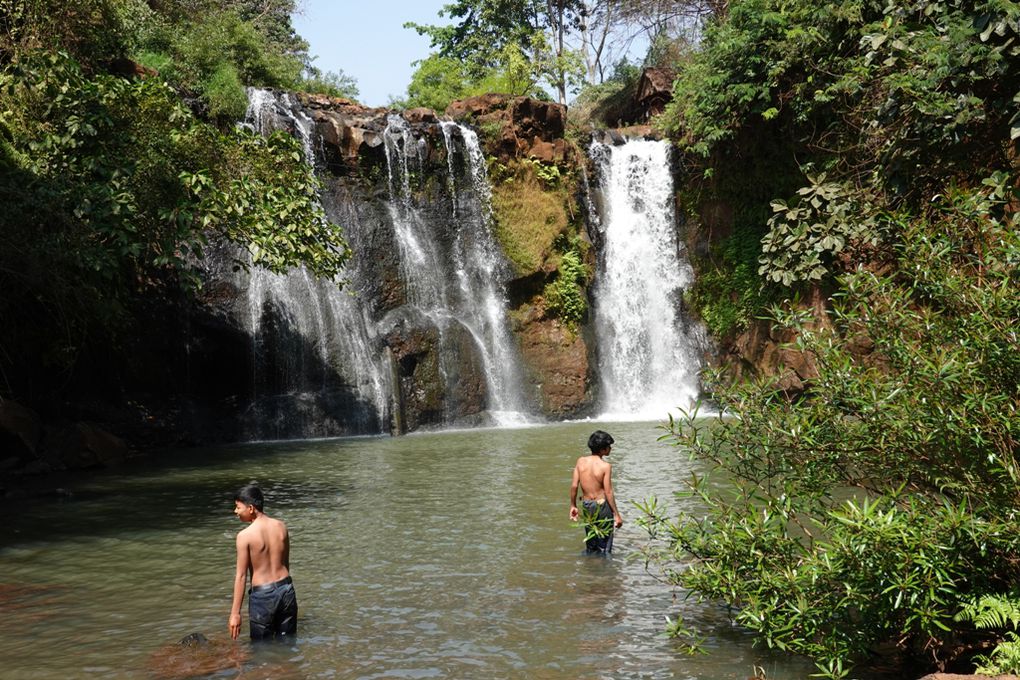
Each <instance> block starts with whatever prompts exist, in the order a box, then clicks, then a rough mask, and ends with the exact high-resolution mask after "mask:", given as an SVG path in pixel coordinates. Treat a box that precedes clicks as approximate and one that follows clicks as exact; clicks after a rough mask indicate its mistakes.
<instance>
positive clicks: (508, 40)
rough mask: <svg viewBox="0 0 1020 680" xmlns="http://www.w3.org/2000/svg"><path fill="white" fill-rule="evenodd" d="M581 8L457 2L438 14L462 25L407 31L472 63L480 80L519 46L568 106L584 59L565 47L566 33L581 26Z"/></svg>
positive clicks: (508, 0) (567, 0)
mask: <svg viewBox="0 0 1020 680" xmlns="http://www.w3.org/2000/svg"><path fill="white" fill-rule="evenodd" d="M579 8H580V3H579V2H577V1H576V0H545V1H543V0H457V1H456V2H453V3H451V4H448V5H445V6H444V7H443V10H442V11H440V13H439V15H440V16H449V17H451V18H454V19H457V20H459V21H458V22H457V23H454V24H452V25H448V26H435V25H422V24H415V23H407V24H405V26H406V27H407V28H413V29H415V30H416V31H417V32H418V34H419V35H427V36H429V38H430V39H431V41H432V42H431V46H432V49H434V50H436V51H437V52H438V54H439V55H440V56H442V57H448V58H454V59H458V60H461V61H463V62H464V63H466V64H469V65H470V66H468V69H469V72H470V75H471V76H472V77H473V78H474V79H476V80H479V79H481V78H483V77H484V76H485V73H486V71H487V70H491V69H494V68H498V67H499V66H500V62H501V60H502V59H503V55H504V54H505V49H506V48H507V46H508V45H515V46H517V47H518V48H519V49H520V50H521V52H523V53H524V54H525V55H526V56H527V58H528V59H529V60H530V61H532V62H533V63H535V64H537V65H539V68H540V70H541V72H542V75H543V76H545V77H546V78H548V79H549V81H550V83H552V84H553V85H554V86H555V88H556V90H557V93H558V95H559V100H560V103H563V104H565V103H566V98H567V89H568V87H570V86H571V85H572V84H574V83H575V82H576V81H577V73H578V72H579V69H578V63H579V58H578V56H577V55H576V53H575V52H574V51H573V50H571V49H570V48H569V47H568V46H567V44H566V36H567V34H568V33H569V32H570V31H571V30H573V27H574V26H575V25H577V22H578V21H579V16H580V15H579Z"/></svg>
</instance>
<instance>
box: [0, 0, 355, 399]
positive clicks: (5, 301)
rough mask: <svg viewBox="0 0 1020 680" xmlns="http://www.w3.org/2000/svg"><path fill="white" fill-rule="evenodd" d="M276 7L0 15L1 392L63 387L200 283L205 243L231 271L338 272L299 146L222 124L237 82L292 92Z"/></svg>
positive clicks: (302, 51)
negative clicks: (240, 252)
mask: <svg viewBox="0 0 1020 680" xmlns="http://www.w3.org/2000/svg"><path fill="white" fill-rule="evenodd" d="M292 10H293V7H292V3H290V2H283V1H277V0H263V1H259V2H255V1H246V0H245V1H237V2H233V1H228V2H214V1H213V0H168V1H166V2H151V3H146V2H141V1H140V0H83V1H82V2H79V3H75V4H73V5H66V4H63V3H55V2H52V1H51V0H20V1H14V2H6V3H2V4H0V59H2V63H3V70H2V72H0V110H2V111H3V113H2V114H0V202H2V205H3V210H2V211H0V213H2V214H0V221H2V223H0V317H2V318H3V323H2V324H0V395H4V396H17V397H19V398H22V399H24V400H26V401H28V402H29V403H36V402H37V401H39V400H42V399H45V398H47V397H48V396H50V393H51V392H54V391H59V390H61V389H64V388H65V387H66V385H67V381H68V379H69V376H71V375H72V374H73V372H74V369H75V366H76V365H77V364H78V362H79V361H80V360H81V358H82V357H83V356H88V355H89V354H90V352H94V351H95V350H96V349H97V348H105V349H106V351H109V350H110V349H112V348H115V347H116V346H117V344H118V343H119V342H120V340H121V339H122V338H124V337H126V335H127V334H128V333H129V332H130V330H131V324H132V319H133V318H134V309H135V307H136V306H137V305H138V304H140V303H141V301H142V300H144V299H145V297H146V296H150V297H151V296H152V295H154V294H158V293H160V292H162V293H163V294H171V293H173V292H174V291H178V290H188V289H192V288H194V287H195V286H197V285H199V279H198V277H197V276H196V274H195V267H196V266H197V265H198V264H199V262H200V260H201V258H202V257H203V254H204V251H205V248H206V246H207V244H208V243H209V241H210V239H217V240H226V241H230V242H233V243H236V244H238V245H239V246H241V247H243V248H246V249H247V250H248V252H249V254H250V257H249V258H242V259H243V260H244V264H245V265H246V264H247V262H248V261H250V262H251V263H253V264H254V265H255V266H263V267H267V268H270V269H272V270H274V271H283V270H286V269H288V268H289V267H292V266H295V265H298V264H303V265H305V266H306V267H308V268H309V269H310V270H311V271H312V272H313V273H315V274H318V275H321V276H325V277H336V276H337V275H338V274H339V272H340V269H341V267H342V266H343V263H344V261H345V259H346V257H347V248H346V245H345V244H344V241H343V238H342V237H341V235H340V231H339V227H337V226H336V225H333V224H331V223H329V222H327V221H326V220H325V219H324V217H323V214H322V211H321V208H320V207H319V204H318V200H317V196H316V193H317V184H316V180H315V178H314V177H313V176H312V175H311V173H310V170H309V169H308V168H307V167H306V165H305V163H304V160H303V156H302V155H301V153H300V147H299V144H298V143H297V142H296V141H295V140H294V139H292V138H290V137H288V136H286V135H282V134H280V135H276V136H273V137H269V138H263V137H261V136H258V135H256V134H254V133H251V132H246V131H243V130H240V129H237V128H236V125H235V122H236V121H237V120H238V119H239V118H241V117H242V116H243V114H244V111H245V109H246V107H247V97H246V94H245V90H244V86H243V84H252V85H264V86H276V87H299V86H300V85H301V84H302V80H301V73H302V69H303V68H304V65H305V64H306V62H307V51H306V49H307V45H305V43H304V42H303V41H302V40H300V39H299V38H298V37H297V36H296V35H295V34H294V32H293V29H292V28H291V26H290V13H291V11H292ZM131 59H135V60H137V62H141V64H143V65H145V64H148V65H149V67H156V68H158V74H157V73H155V72H153V71H151V70H150V71H145V70H144V69H143V68H141V67H139V66H138V65H137V62H132V61H131ZM125 71H128V72H131V71H138V72H140V73H137V74H134V73H128V74H126V75H125ZM186 101H188V102H191V104H192V106H191V107H189V106H187V105H186V104H185V102H186ZM221 121H222V124H220V125H218V124H217V123H219V122H221Z"/></svg>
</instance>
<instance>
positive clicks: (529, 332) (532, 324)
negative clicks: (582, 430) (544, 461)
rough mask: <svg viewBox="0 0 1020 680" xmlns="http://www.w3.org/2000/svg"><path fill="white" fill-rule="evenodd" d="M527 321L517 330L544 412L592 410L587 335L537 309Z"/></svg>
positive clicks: (578, 413) (572, 414)
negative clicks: (543, 315)
mask: <svg viewBox="0 0 1020 680" xmlns="http://www.w3.org/2000/svg"><path fill="white" fill-rule="evenodd" d="M524 321H525V322H524V323H520V324H517V327H516V328H515V329H514V330H515V332H516V334H517V336H518V338H519V339H520V342H521V355H522V356H523V359H524V363H525V367H526V369H527V375H528V380H529V382H530V383H531V385H532V386H533V388H534V389H535V391H536V393H537V396H538V399H539V401H540V403H541V406H542V411H543V413H545V414H547V415H548V416H550V417H553V418H567V417H578V416H584V415H587V414H588V413H590V411H591V408H592V406H593V403H592V402H593V399H592V396H593V395H592V389H591V387H592V382H593V375H592V366H591V365H590V364H589V362H588V348H587V345H586V343H585V341H584V338H583V337H582V336H581V335H580V334H579V333H577V332H576V331H572V330H570V329H569V328H567V327H566V326H565V325H564V324H563V323H562V322H560V321H559V320H558V319H547V318H541V317H540V316H539V315H538V313H537V310H534V309H532V310H529V312H528V313H527V314H526V316H525V320H524Z"/></svg>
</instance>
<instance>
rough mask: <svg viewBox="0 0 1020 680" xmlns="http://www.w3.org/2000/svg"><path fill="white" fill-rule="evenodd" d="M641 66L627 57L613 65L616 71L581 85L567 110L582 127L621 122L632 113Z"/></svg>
mask: <svg viewBox="0 0 1020 680" xmlns="http://www.w3.org/2000/svg"><path fill="white" fill-rule="evenodd" d="M640 79H641V69H640V68H639V67H637V66H635V65H633V64H631V63H630V62H628V61H627V60H626V59H623V60H621V61H620V62H618V63H617V64H616V67H615V68H614V69H613V74H612V75H611V76H610V77H609V78H607V79H606V80H605V81H603V82H602V83H598V84H596V83H590V84H588V85H585V86H584V87H583V88H581V91H580V93H578V95H577V97H576V98H575V99H574V101H573V103H572V104H571V106H570V109H569V110H568V111H567V115H568V116H570V119H571V122H572V123H573V124H574V125H575V126H578V127H581V126H584V125H586V124H587V123H588V122H589V121H594V122H596V123H597V124H600V125H608V126H617V125H619V123H620V121H621V120H623V119H625V118H628V117H629V116H630V115H631V109H632V107H633V100H634V96H635V95H636V94H637V84H638V81H639V80H640Z"/></svg>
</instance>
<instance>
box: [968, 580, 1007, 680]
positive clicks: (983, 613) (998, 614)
mask: <svg viewBox="0 0 1020 680" xmlns="http://www.w3.org/2000/svg"><path fill="white" fill-rule="evenodd" d="M954 618H955V619H956V620H957V621H970V622H972V623H973V624H974V627H975V628H977V629H979V630H985V629H989V628H1013V629H1016V628H1017V627H1020V598H1018V597H1017V596H1014V595H982V596H981V597H980V598H978V599H976V600H971V601H970V602H967V603H965V604H964V605H963V608H962V609H960V611H959V613H958V614H957V615H956V616H955V617H954ZM974 662H975V663H976V664H977V668H975V669H974V670H975V673H977V674H978V675H1000V674H1003V673H1018V672H1020V636H1017V634H1016V633H1014V632H1013V631H1011V630H1010V631H1006V634H1005V635H1003V637H1002V640H1000V641H999V644H998V645H996V647H995V649H993V650H992V651H991V653H990V654H988V656H984V655H979V656H976V657H974Z"/></svg>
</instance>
